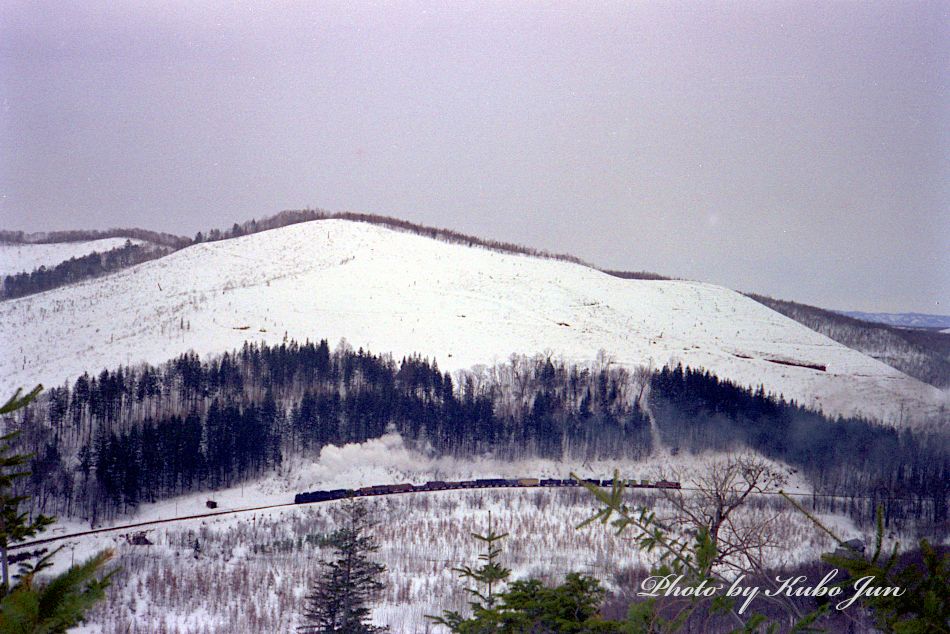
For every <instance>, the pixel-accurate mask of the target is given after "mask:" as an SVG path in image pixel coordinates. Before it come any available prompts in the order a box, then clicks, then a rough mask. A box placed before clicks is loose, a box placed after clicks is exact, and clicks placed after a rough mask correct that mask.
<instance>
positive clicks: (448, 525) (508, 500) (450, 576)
mask: <svg viewBox="0 0 950 634" xmlns="http://www.w3.org/2000/svg"><path fill="white" fill-rule="evenodd" d="M722 457H723V456H721V455H715V454H710V455H703V456H692V457H689V456H683V455H680V456H669V455H667V454H663V453H662V452H660V453H659V454H658V455H657V456H656V457H655V458H653V459H651V460H649V461H644V462H639V463H620V464H617V463H613V462H605V463H590V464H585V465H566V464H558V463H553V462H550V461H526V462H520V463H504V462H494V461H491V460H489V459H483V460H480V461H477V462H452V461H444V460H438V459H429V458H426V457H424V456H420V455H418V454H413V453H412V452H410V451H409V450H408V449H406V447H405V446H404V445H403V444H402V442H401V439H400V438H399V437H398V436H396V435H393V434H389V435H387V436H385V437H383V438H381V439H376V440H371V441H368V442H366V443H362V444H359V445H347V446H344V447H327V448H325V449H324V450H323V451H322V452H321V454H320V455H319V457H318V458H317V459H316V460H314V461H313V462H312V463H310V464H303V463H300V464H294V465H289V466H288V468H287V470H286V471H287V474H288V475H285V476H272V477H269V478H266V479H264V480H262V481H259V482H256V483H251V484H248V485H247V486H245V487H235V488H233V489H230V490H227V491H219V492H215V493H214V494H196V495H191V496H184V497H182V498H179V499H177V500H169V501H165V502H163V503H161V504H157V505H149V506H146V507H144V508H143V509H142V510H141V512H140V513H138V514H137V515H136V517H135V518H134V519H135V520H144V519H147V518H158V517H169V516H172V515H173V513H177V514H186V513H193V512H201V511H203V510H205V509H204V501H205V500H206V499H207V498H208V497H213V498H214V499H215V500H216V501H218V502H219V504H221V507H222V508H245V507H251V506H260V505H265V504H268V503H280V502H287V501H290V499H291V495H292V493H293V492H294V491H298V490H301V489H310V488H330V487H334V486H359V485H364V484H377V483H385V482H405V481H410V482H412V481H414V482H424V481H425V480H427V479H432V478H433V477H445V478H463V477H470V476H471V474H473V473H476V474H477V475H480V476H483V477H484V476H486V475H494V474H497V475H501V476H509V475H527V474H531V475H566V474H567V472H568V471H570V470H575V471H578V472H580V473H581V475H585V476H588V475H590V476H593V475H597V476H600V475H602V474H604V473H607V472H610V471H611V470H612V469H613V468H618V469H620V471H621V473H622V475H623V476H625V477H632V476H634V475H636V476H639V477H650V478H653V479H656V478H657V477H659V476H660V475H661V474H662V473H667V474H669V473H670V472H671V471H674V470H677V471H680V472H681V473H682V476H683V481H684V483H686V484H687V485H688V484H689V480H688V478H690V477H693V476H696V475H699V474H701V473H703V471H704V470H705V469H706V468H707V467H708V465H709V464H710V463H711V462H712V461H715V460H719V459H722ZM774 466H775V468H776V469H779V470H784V468H783V467H782V466H781V465H777V464H776V465H774ZM475 470H478V471H475ZM790 478H791V480H792V481H791V482H790V483H789V484H790V487H789V488H792V489H798V488H800V487H801V484H800V483H797V482H795V480H794V476H791V475H790ZM364 501H365V503H367V504H368V505H369V506H370V507H371V508H372V509H373V511H374V514H375V517H376V519H377V520H378V521H379V525H378V527H377V528H376V529H375V530H374V534H375V535H376V537H377V538H378V540H379V542H380V544H381V546H382V548H381V550H380V552H379V553H378V560H379V561H381V562H383V563H385V564H386V566H387V568H388V571H387V573H386V576H385V580H386V583H387V588H386V590H385V592H384V594H383V596H382V599H381V601H380V602H379V605H378V607H377V609H376V610H375V612H374V618H375V620H376V621H377V622H378V623H380V624H383V623H385V624H388V625H390V626H391V628H392V631H393V632H400V633H405V634H410V633H413V632H426V631H430V629H431V626H430V625H429V623H428V621H427V620H426V619H425V618H424V615H425V614H438V613H440V612H441V610H443V609H463V608H464V606H465V601H466V595H465V594H464V592H463V588H464V585H463V584H462V583H461V582H460V581H459V580H458V578H457V574H456V573H454V572H453V571H452V570H451V569H452V568H453V567H456V566H460V565H464V564H475V563H476V562H477V560H476V558H477V555H478V552H479V551H478V549H479V546H478V545H477V544H476V543H475V541H474V540H473V539H472V538H471V533H473V532H478V533H481V532H483V531H484V530H485V528H486V526H487V522H488V512H489V511H491V512H492V519H493V522H494V526H495V527H496V529H499V530H500V532H508V533H509V534H510V537H509V538H507V539H506V540H505V542H504V545H503V547H504V563H505V564H506V565H507V566H509V567H511V568H512V569H513V570H514V576H515V578H518V577H526V576H534V577H542V578H545V579H547V580H549V581H556V580H558V579H560V578H562V577H563V575H564V574H565V573H567V572H570V571H575V570H576V571H581V572H585V573H588V574H594V575H596V576H597V577H598V578H600V579H602V580H603V581H604V582H605V583H606V584H607V585H608V587H609V589H610V590H612V591H619V590H623V589H624V588H623V587H622V584H621V583H620V582H619V581H618V579H617V575H618V573H620V572H621V571H622V570H623V569H625V568H640V569H646V568H649V567H650V566H651V565H653V564H654V563H655V559H654V555H649V554H646V553H643V552H641V551H639V550H637V548H636V547H635V546H634V545H633V544H632V542H630V541H629V540H628V539H624V538H623V537H617V536H616V535H614V533H613V531H612V530H610V529H608V528H605V527H603V526H600V525H594V526H592V527H589V528H586V529H583V530H576V529H575V528H574V527H575V526H577V525H578V524H579V523H580V522H581V521H583V520H584V519H586V518H587V517H589V516H590V515H591V514H592V512H593V511H594V510H595V509H596V508H597V503H596V501H595V500H594V499H593V497H592V496H591V495H590V493H588V492H587V491H585V490H583V489H502V490H491V489H485V490H474V491H442V492H435V493H410V494H402V495H396V496H386V497H380V498H368V499H365V500H364ZM627 501H628V503H630V504H633V505H647V506H649V507H651V508H654V509H656V510H657V511H659V512H660V516H661V517H662V514H663V512H665V510H668V502H666V501H665V500H664V497H663V495H662V494H661V493H660V492H658V491H655V490H633V491H631V492H629V495H628V498H627ZM340 504H341V503H340V502H330V503H323V504H316V505H307V506H290V507H286V508H281V509H273V510H266V511H255V512H245V513H238V514H234V515H226V516H217V517H210V518H203V519H194V520H187V521H182V522H177V523H174V524H162V525H157V526H154V527H152V528H149V529H148V530H147V538H148V539H149V541H151V542H152V545H150V546H133V545H131V544H129V543H128V541H127V540H126V539H125V537H124V536H123V535H121V534H119V533H106V534H100V535H96V536H90V537H84V538H80V539H73V540H69V541H67V542H66V545H65V548H64V549H63V551H62V552H61V553H60V555H59V556H58V558H57V563H58V565H59V568H60V569H61V568H64V567H65V566H67V565H69V564H70V563H71V562H72V561H73V560H75V561H80V560H81V559H83V558H85V557H87V556H89V555H91V554H92V553H94V552H96V551H98V550H101V549H103V548H114V549H115V550H116V552H117V562H116V563H117V564H118V565H119V566H121V568H122V572H121V573H120V578H119V581H118V583H117V584H116V585H115V586H114V587H113V589H111V590H110V592H109V595H108V599H107V601H106V602H105V603H104V604H102V605H101V606H99V607H97V608H96V609H95V610H94V611H93V613H92V614H91V618H90V621H89V623H88V625H87V626H86V627H85V628H83V630H82V631H83V632H87V633H93V632H95V633H103V634H112V633H113V632H143V633H144V632H157V631H165V632H168V633H169V634H171V633H173V632H178V633H181V634H184V633H185V632H188V633H192V632H193V633H195V634H198V633H202V634H204V633H212V632H221V633H224V632H228V633H233V632H264V631H292V630H293V628H294V626H295V625H296V624H298V623H299V620H298V619H299V614H300V610H301V604H302V603H301V600H302V597H303V596H304V595H305V594H306V593H307V589H308V587H309V585H310V584H311V583H312V581H313V579H314V576H315V574H316V572H317V570H318V566H317V563H316V562H317V561H318V560H319V559H320V558H326V557H328V556H329V553H327V552H323V551H321V550H320V548H319V547H317V546H316V545H315V544H314V543H313V542H312V540H311V541H308V536H309V537H312V536H315V535H321V534H326V533H328V532H330V531H331V530H332V529H333V526H334V522H335V521H336V519H335V518H334V516H333V512H332V511H333V509H334V508H337V507H339V506H340ZM743 513H744V515H742V516H737V518H736V520H737V521H740V522H741V521H743V520H742V517H746V518H750V519H751V518H761V517H764V516H769V517H773V518H774V519H772V526H773V527H774V529H773V530H772V531H771V533H770V534H771V536H772V537H774V539H775V540H776V541H775V543H774V544H773V545H772V546H771V547H770V548H769V551H768V553H766V555H767V556H768V557H769V560H770V561H771V562H772V563H773V564H775V565H780V564H783V563H784V564H794V563H798V562H802V561H808V560H812V559H814V558H816V556H817V554H818V553H820V552H824V551H827V550H829V549H830V548H831V546H832V544H831V542H830V539H828V538H827V536H825V535H824V534H823V533H822V532H821V531H819V530H817V529H816V528H815V527H814V526H813V525H811V523H810V522H809V521H808V520H807V519H806V518H804V517H803V516H802V515H800V514H799V513H797V512H794V511H791V510H790V509H789V507H788V505H787V504H786V503H785V502H784V500H782V499H781V498H779V497H775V496H766V497H761V498H756V499H755V500H754V502H752V503H750V505H749V507H748V508H747V509H746V510H745V511H743ZM823 519H824V520H825V521H826V523H828V524H830V525H832V526H835V527H836V529H837V530H839V531H840V532H841V534H843V535H844V536H845V537H854V536H856V535H858V534H860V533H859V532H858V531H857V529H855V527H854V526H853V525H852V524H851V523H850V522H849V521H848V520H847V519H845V518H841V517H827V516H823ZM61 527H62V528H64V529H68V530H71V529H74V528H78V527H76V526H68V525H67V526H61ZM58 528H59V526H58ZM195 540H198V543H199V546H200V554H199V555H198V557H197V558H196V557H195V549H194V543H195ZM431 631H439V630H435V629H431Z"/></svg>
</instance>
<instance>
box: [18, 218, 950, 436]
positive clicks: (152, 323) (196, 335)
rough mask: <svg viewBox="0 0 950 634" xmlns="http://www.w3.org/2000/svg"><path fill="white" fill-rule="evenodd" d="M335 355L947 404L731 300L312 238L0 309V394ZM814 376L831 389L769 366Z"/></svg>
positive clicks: (265, 244)
mask: <svg viewBox="0 0 950 634" xmlns="http://www.w3.org/2000/svg"><path fill="white" fill-rule="evenodd" d="M285 336H286V337H289V338H292V339H297V340H300V341H303V340H305V339H310V340H317V339H321V338H326V339H328V340H329V341H330V342H331V344H332V343H335V342H336V341H337V340H339V339H340V338H346V339H347V340H348V341H349V342H350V344H351V345H353V346H354V347H358V346H362V347H364V348H367V349H370V350H372V351H373V352H392V353H393V354H394V355H395V356H396V357H397V358H399V357H400V356H402V355H406V354H410V353H414V352H418V353H421V354H423V355H428V356H430V357H435V358H437V360H438V363H439V367H440V368H441V369H442V370H451V369H457V368H468V367H471V366H474V365H477V364H492V363H494V362H496V361H502V360H505V359H506V358H507V357H508V356H509V355H510V354H512V353H525V354H536V353H541V352H545V351H547V352H550V353H552V354H553V355H555V356H558V357H563V358H564V359H565V360H567V361H572V362H578V363H587V362H590V361H592V360H593V359H595V358H596V356H597V352H598V351H599V350H606V351H607V352H608V353H609V354H610V356H611V358H612V360H613V362H616V363H619V364H624V365H627V366H631V367H632V366H638V365H651V366H653V367H654V368H657V367H661V366H663V365H664V364H667V363H670V362H678V361H680V362H683V363H684V364H687V365H691V366H694V367H698V366H702V367H704V368H707V369H709V370H710V371H712V372H714V373H715V374H717V375H719V376H720V377H722V378H725V379H732V380H734V381H737V382H738V383H740V384H743V385H758V384H764V385H765V387H766V389H767V390H769V391H773V392H775V393H781V394H783V395H784V396H785V397H786V398H789V399H795V400H797V401H799V402H801V403H804V404H806V405H809V406H812V407H819V408H821V409H823V410H824V411H825V412H827V413H829V414H832V415H838V414H842V415H854V414H860V415H864V416H868V417H870V418H874V419H878V420H882V421H885V422H888V423H893V424H908V423H919V422H921V421H925V420H927V421H929V422H930V423H931V424H933V423H934V421H938V422H940V423H943V422H945V413H943V412H945V408H946V405H947V395H946V394H945V393H943V392H941V391H940V390H938V389H937V388H934V387H932V386H928V385H926V384H924V383H922V382H920V381H917V380H915V379H913V378H911V377H909V376H907V375H905V374H903V373H901V372H899V371H897V370H895V369H893V368H891V367H889V366H887V365H885V364H883V363H881V362H879V361H876V360H874V359H872V358H870V357H868V356H865V355H863V354H861V353H859V352H857V351H855V350H852V349H849V348H847V347H845V346H842V345H840V344H838V343H836V342H834V341H832V340H831V339H828V338H827V337H825V336H823V335H820V334H818V333H816V332H814V331H812V330H810V329H808V328H806V327H805V326H802V325H800V324H798V323H796V322H794V321H792V320H791V319H788V318H786V317H783V316H782V315H779V314H778V313H776V312H774V311H772V310H770V309H768V308H766V307H765V306H762V305H761V304H759V303H757V302H755V301H753V300H751V299H749V298H746V297H744V296H742V295H740V294H739V293H736V292H734V291H732V290H729V289H726V288H722V287H719V286H714V285H711V284H704V283H699V282H682V281H643V280H624V279H619V278H615V277H611V276H609V275H606V274H604V273H601V272H599V271H597V270H595V269H592V268H589V267H585V266H581V265H577V264H572V263H568V262H563V261H556V260H547V259H540V258H535V257H528V256H520V255H514V254H507V253H499V252H495V251H490V250H487V249H483V248H477V247H467V246H462V245H456V244H449V243H446V242H441V241H437V240H433V239H429V238H425V237H421V236H418V235H415V234H410V233H404V232H398V231H393V230H390V229H386V228H383V227H380V226H376V225H370V224H365V223H358V222H350V221H344V220H323V221H315V222H309V223H303V224H298V225H294V226H290V227H284V228H281V229H276V230H272V231H266V232H262V233H259V234H255V235H250V236H244V237H241V238H236V239H231V240H224V241H220V242H213V243H204V244H198V245H195V246H192V247H189V248H186V249H183V250H181V251H178V252H175V253H173V254H171V255H168V256H166V257H164V258H161V259H159V260H155V261H151V262H146V263H144V264H141V265H138V266H135V267H132V268H130V269H126V270H122V271H119V272H117V273H115V274H112V275H109V276H106V277H103V278H99V279H95V280H89V281H86V282H82V283H79V284H76V285H72V286H69V287H65V288H59V289H55V290H53V291H50V292H47V293H43V294H41V295H37V296H31V297H26V298H22V299H18V300H8V301H5V302H2V303H0V342H2V344H3V348H4V354H3V355H2V356H0V377H2V378H0V393H7V392H10V391H11V389H13V388H15V387H19V386H27V385H33V384H35V383H37V382H42V383H45V384H47V385H51V384H60V383H62V382H64V381H66V380H72V379H74V378H75V377H76V376H78V375H79V374H81V373H82V372H83V371H90V372H98V371H99V370H101V369H102V368H104V367H115V366H116V365H118V364H125V363H128V364H134V363H138V362H141V361H148V362H151V363H160V362H162V361H165V360H167V359H169V358H171V357H173V356H175V355H178V354H180V353H182V352H185V351H187V350H189V349H193V350H195V351H196V352H197V353H199V354H201V355H207V354H210V353H220V352H223V351H225V350H229V349H233V348H238V347H240V346H241V345H242V344H243V342H244V341H245V340H251V341H265V342H268V343H271V344H276V343H280V342H281V341H282V340H284V338H285ZM769 359H772V360H780V361H785V362H791V363H800V364H811V365H824V366H826V367H827V368H826V369H827V371H820V370H816V369H812V368H806V367H799V366H795V365H783V364H778V363H773V362H771V361H769Z"/></svg>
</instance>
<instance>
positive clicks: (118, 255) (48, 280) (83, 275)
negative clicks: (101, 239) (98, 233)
mask: <svg viewBox="0 0 950 634" xmlns="http://www.w3.org/2000/svg"><path fill="white" fill-rule="evenodd" d="M167 252H168V249H166V248H163V247H157V246H155V245H151V244H132V242H131V240H126V242H125V245H123V246H121V247H117V248H115V249H110V250H109V251H104V252H102V253H99V252H97V251H93V252H92V253H90V254H88V255H83V256H80V257H73V258H69V259H68V260H65V261H63V262H60V263H59V264H57V265H56V266H53V267H50V268H47V267H45V266H41V267H39V268H37V269H35V270H34V271H32V272H30V273H27V272H26V271H23V272H20V273H16V274H14V275H7V276H6V277H4V278H3V288H2V292H0V299H13V298H16V297H24V296H26V295H32V294H34V293H42V292H43V291H48V290H50V289H53V288H57V287H60V286H65V285H67V284H73V283H75V282H79V281H81V280H87V279H90V278H93V277H99V276H101V275H105V274H106V273H111V272H113V271H118V270H119V269H124V268H126V267H129V266H133V265H135V264H140V263H141V262H146V261H148V260H154V259H155V258H157V257H160V256H162V255H164V254H165V253H167Z"/></svg>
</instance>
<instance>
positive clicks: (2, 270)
mask: <svg viewBox="0 0 950 634" xmlns="http://www.w3.org/2000/svg"><path fill="white" fill-rule="evenodd" d="M125 242H126V238H103V239H102V240H86V241H83V242H56V243H53V244H0V276H4V275H14V274H16V273H22V272H26V273H31V272H32V271H33V270H35V269H38V268H39V267H41V266H45V267H46V268H51V267H54V266H56V265H57V264H59V263H60V262H65V261H66V260H68V259H70V258H78V257H82V256H84V255H89V254H90V253H92V252H93V251H97V252H99V253H104V252H105V251H110V250H112V249H117V248H119V247H121V246H123V245H125ZM140 242H141V240H132V244H139V243H140Z"/></svg>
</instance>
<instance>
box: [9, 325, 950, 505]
mask: <svg viewBox="0 0 950 634" xmlns="http://www.w3.org/2000/svg"><path fill="white" fill-rule="evenodd" d="M645 392H646V393H648V394H649V395H650V403H651V408H652V411H653V414H654V416H655V421H656V425H655V427H652V428H651V423H650V420H649V418H648V415H647V413H646V412H645V410H643V409H641V407H640V404H639V403H640V400H641V397H642V395H643V394H644V393H645ZM21 425H22V428H23V429H24V434H23V435H22V436H21V441H22V442H23V443H24V449H25V450H29V451H32V452H35V454H36V457H35V458H34V465H33V472H34V478H33V482H31V484H30V486H31V492H32V494H33V495H34V499H33V501H34V504H35V506H36V510H37V511H40V510H45V511H48V512H59V513H66V514H72V515H83V516H86V517H90V518H95V517H102V515H103V514H107V515H108V514H113V513H116V512H121V511H123V510H128V509H130V508H134V507H135V506H136V505H137V504H139V503H142V502H147V501H153V500H156V499H160V498H162V497H165V496H171V495H177V494H181V493H184V492H188V491H197V490H202V489H206V488H215V487H226V486H233V485H235V484H238V483H240V482H242V481H244V480H246V479H248V478H252V477H256V476H260V475H262V474H265V473H267V472H270V471H272V470H274V469H279V468H280V467H281V465H282V464H283V463H284V461H285V460H286V459H287V458H288V457H290V456H310V457H315V456H316V455H317V453H318V452H319V450H320V449H321V448H322V447H324V446H326V445H328V444H334V445H340V444H344V443H352V442H363V441H365V440H367V439H370V438H376V437H379V436H381V435H382V434H384V433H386V432H387V431H388V430H392V431H396V432H398V433H399V434H401V435H402V437H403V438H404V439H405V441H406V442H407V443H409V444H410V445H411V446H413V447H415V448H416V449H417V450H419V451H425V452H432V453H435V454H438V455H452V456H457V457H463V456H474V455H482V454H486V453H489V452H490V453H491V454H492V455H494V456H496V457H498V458H502V459H517V458H522V457H547V458H553V459H565V460H570V461H585V460H591V459H605V458H607V459H609V458H619V457H628V458H638V457H644V456H646V455H648V454H649V453H650V452H651V450H652V448H653V447H652V443H653V442H654V438H656V437H657V434H658V436H659V438H661V439H662V442H663V443H664V444H665V445H667V446H669V447H675V448H677V449H679V450H680V451H696V452H698V451H703V450H706V449H733V448H739V447H741V446H749V447H752V448H754V449H756V450H758V451H760V452H762V453H764V454H765V455H768V456H772V457H774V458H777V459H780V460H783V461H785V462H787V463H788V464H790V465H792V466H794V467H797V468H799V469H801V470H802V471H803V473H804V474H806V475H807V477H808V478H809V480H810V481H812V482H813V483H814V484H815V485H816V487H817V488H818V490H819V491H820V492H824V493H834V494H847V495H851V496H853V497H854V501H853V504H852V507H850V508H845V509H844V510H850V511H851V512H854V513H864V512H865V511H864V510H863V509H864V508H865V506H866V504H864V503H862V504H858V502H857V501H858V499H859V498H860V497H861V496H864V495H871V496H874V497H875V499H882V500H889V499H894V498H909V499H910V500H911V502H907V503H902V504H901V505H895V506H894V509H895V510H894V511H893V513H894V514H895V515H894V517H893V518H892V519H896V520H900V519H903V518H908V517H912V518H922V519H925V520H927V521H933V520H936V521H938V522H939V521H944V520H945V519H946V517H947V495H948V490H947V482H948V475H950V470H948V468H950V463H948V452H947V450H946V443H945V438H926V437H921V436H916V435H912V434H910V433H909V432H906V431H905V432H898V431H896V430H894V429H892V428H886V427H880V426H877V425H874V424H872V423H869V422H867V421H863V420H852V419H849V420H844V419H838V420H829V419H827V418H825V417H824V416H822V415H820V414H817V413H815V412H812V411H809V410H806V409H804V408H802V407H800V406H798V405H797V404H795V403H787V402H785V401H783V400H782V399H780V398H775V397H772V396H769V395H767V394H766V393H765V392H764V390H763V389H761V388H760V389H758V390H748V389H744V388H741V387H738V386H735V385H733V384H731V383H729V382H725V381H720V380H719V379H717V378H716V377H715V376H713V375H711V374H709V373H708V372H702V371H696V370H690V369H683V368H681V367H677V368H665V369H663V370H661V371H659V372H655V373H652V374H650V373H645V372H638V373H630V372H628V371H627V370H625V369H623V368H619V367H617V366H616V365H615V364H610V363H609V362H606V360H603V359H601V360H599V361H598V362H597V363H595V364H593V365H592V366H591V367H589V368H581V367H578V366H569V365H566V364H564V363H561V362H556V361H555V360H553V359H550V358H544V357H538V358H527V357H517V356H512V358H511V359H510V360H509V362H507V363H504V364H500V365H497V366H495V367H492V368H485V369H479V370H477V371H462V372H457V373H455V375H454V376H453V375H450V374H448V373H443V372H441V371H440V370H439V368H438V365H437V364H436V362H435V361H431V360H428V359H423V358H421V357H417V356H411V357H406V358H403V359H401V360H399V361H396V360H394V359H393V358H392V357H390V356H388V355H376V354H371V353H369V352H365V351H363V350H362V349H360V350H356V351H354V350H352V349H351V348H350V347H348V346H347V345H345V344H342V345H340V346H338V347H337V348H336V350H334V351H331V350H330V347H329V345H328V344H327V342H326V341H320V342H319V343H311V342H306V343H303V344H300V343H296V342H288V343H284V344H281V345H277V346H267V345H252V344H245V345H244V347H243V348H242V349H241V350H238V351H234V352H230V353H226V354H223V355H220V356H217V357H214V358H211V359H208V360H205V361H202V360H200V359H199V358H198V357H197V355H195V354H194V353H188V354H184V355H181V356H180V357H178V358H176V359H174V360H172V361H169V362H167V363H165V364H163V365H161V366H158V367H153V366H149V365H142V366H138V367H131V368H130V367H120V368H118V369H116V370H114V371H110V370H103V371H102V372H100V373H99V374H98V375H95V376H90V375H88V374H84V375H83V376H81V377H79V378H78V379H77V380H76V381H75V382H73V384H72V385H65V386H63V387H58V388H52V389H49V390H48V391H47V393H46V394H45V396H44V397H43V398H42V399H41V400H39V401H38V402H37V403H34V404H32V405H31V406H30V408H28V409H27V410H25V414H23V415H22V416H21Z"/></svg>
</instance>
